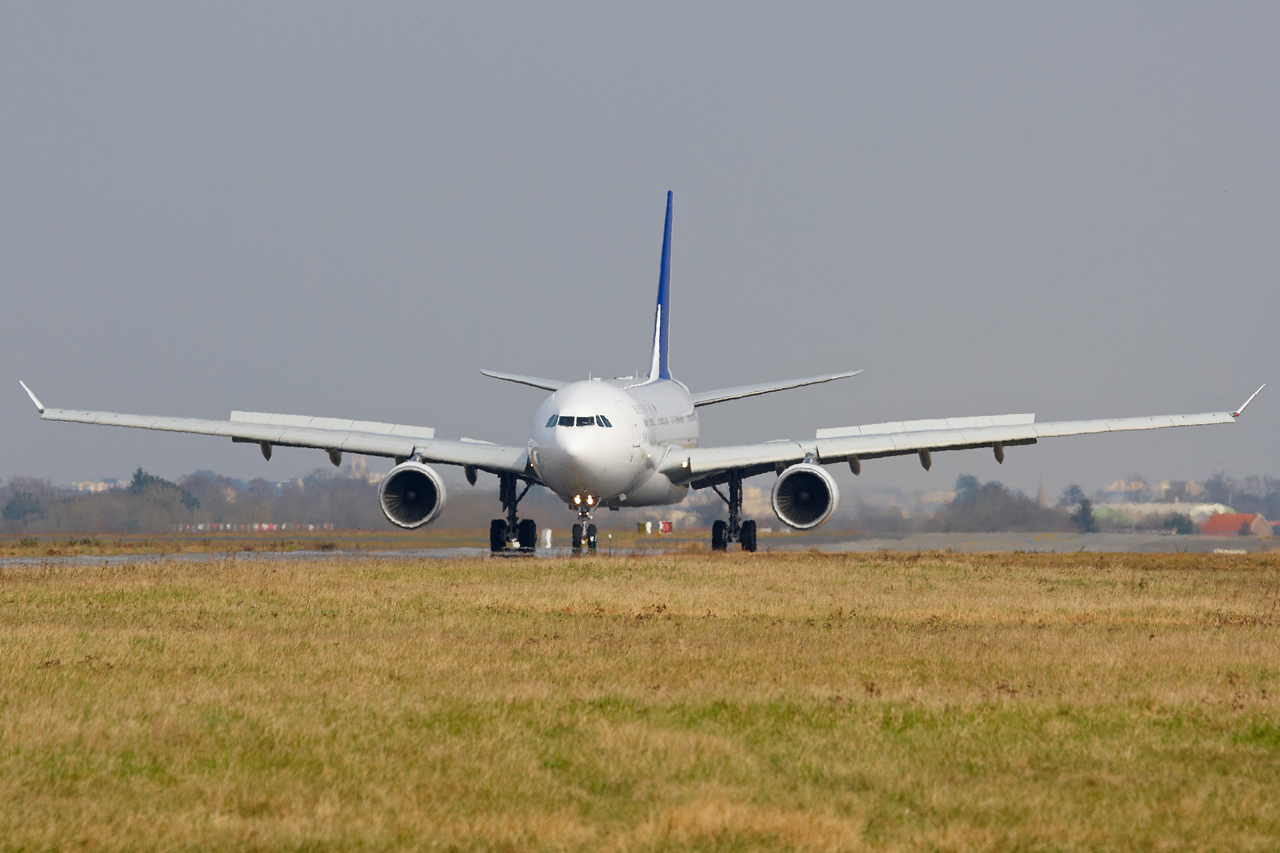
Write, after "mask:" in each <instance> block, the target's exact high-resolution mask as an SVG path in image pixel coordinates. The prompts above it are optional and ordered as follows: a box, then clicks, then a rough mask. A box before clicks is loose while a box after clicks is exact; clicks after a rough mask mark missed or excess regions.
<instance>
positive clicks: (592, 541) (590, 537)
mask: <svg viewBox="0 0 1280 853" xmlns="http://www.w3.org/2000/svg"><path fill="white" fill-rule="evenodd" d="M595 549H596V526H595V525H594V524H588V525H587V550H589V551H594V550H595Z"/></svg>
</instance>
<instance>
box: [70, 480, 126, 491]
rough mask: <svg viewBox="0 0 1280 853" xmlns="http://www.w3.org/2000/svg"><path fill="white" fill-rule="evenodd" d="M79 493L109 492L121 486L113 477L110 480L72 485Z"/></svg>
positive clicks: (83, 481)
mask: <svg viewBox="0 0 1280 853" xmlns="http://www.w3.org/2000/svg"><path fill="white" fill-rule="evenodd" d="M71 485H73V486H75V488H76V491H78V492H93V493H96V492H109V491H111V490H112V489H114V488H116V487H117V486H118V485H120V481H119V480H117V479H115V478H114V477H112V478H111V479H109V480H82V481H81V482H79V483H72V484H71Z"/></svg>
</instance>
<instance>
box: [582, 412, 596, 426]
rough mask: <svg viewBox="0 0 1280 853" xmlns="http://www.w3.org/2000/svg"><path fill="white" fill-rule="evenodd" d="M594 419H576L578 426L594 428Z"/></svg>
mask: <svg viewBox="0 0 1280 853" xmlns="http://www.w3.org/2000/svg"><path fill="white" fill-rule="evenodd" d="M595 425H596V419H595V418H594V417H592V416H591V415H580V416H579V417H578V426H595Z"/></svg>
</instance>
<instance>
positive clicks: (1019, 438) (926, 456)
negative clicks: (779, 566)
mask: <svg viewBox="0 0 1280 853" xmlns="http://www.w3.org/2000/svg"><path fill="white" fill-rule="evenodd" d="M1264 387H1265V386H1264ZM1261 390H1262V388H1259V389H1258V391H1261ZM1258 391H1255V392H1254V393H1253V396H1251V397H1249V399H1248V400H1246V401H1245V404H1244V406H1241V407H1240V408H1239V409H1237V410H1236V411H1234V412H1209V413H1205V414H1199V415H1157V416H1154V417H1144V418H1111V419H1102V420H1087V421H1057V422H1050V423H1041V424H1037V423H1035V416H1034V415H994V416H988V417H976V418H944V419H938V420H926V421H900V422H896V423H886V424H868V425H865V426H858V427H838V428H835V429H823V430H818V433H817V435H816V437H815V438H814V439H812V440H809V441H770V442H764V443H762V444H748V445H739V446H735V447H709V448H702V447H698V448H691V449H683V448H673V449H672V450H671V451H670V452H669V453H668V454H667V456H666V458H664V460H663V462H662V466H661V470H662V472H663V473H665V474H666V475H667V476H668V477H670V478H671V479H672V480H673V481H675V482H677V483H687V484H689V485H692V486H693V487H694V488H703V487H705V486H708V485H713V484H715V483H720V482H723V481H724V480H725V479H727V472H729V471H738V472H740V473H741V474H742V475H743V476H752V475H754V474H761V473H764V472H765V471H769V470H772V469H775V468H777V467H778V466H786V465H792V464H795V463H797V462H803V461H804V460H805V459H806V458H811V459H812V461H813V462H816V463H819V464H830V463H833V462H849V463H850V465H851V466H852V467H854V469H855V471H856V470H858V467H859V466H860V465H861V462H862V460H865V459H877V458H880V457H883V456H902V455H906V454H911V453H917V454H919V455H920V461H921V463H922V464H923V465H924V466H925V467H926V468H928V467H929V465H930V464H931V463H930V454H931V453H933V452H934V451H940V450H968V449H973V448H979V447H990V448H992V449H993V450H994V451H995V454H996V458H997V459H998V460H1000V461H1003V459H1004V448H1005V447H1010V446H1015V445H1021V444H1035V443H1036V442H1037V441H1038V440H1040V439H1041V438H1056V437H1058V436H1066V435H1088V434H1092V433H1100V432H1125V431H1129V430H1147V429H1165V428H1168V427H1178V426H1203V425H1208V424H1229V423H1234V422H1235V420H1236V418H1238V417H1239V416H1240V413H1241V412H1243V411H1244V409H1245V406H1248V405H1249V403H1250V402H1251V401H1252V400H1253V397H1256V396H1257V394H1258Z"/></svg>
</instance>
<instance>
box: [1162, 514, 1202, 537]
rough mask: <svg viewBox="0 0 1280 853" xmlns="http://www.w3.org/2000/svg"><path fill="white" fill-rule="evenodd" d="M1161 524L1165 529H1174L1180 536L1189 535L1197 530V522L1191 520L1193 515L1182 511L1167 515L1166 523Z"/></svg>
mask: <svg viewBox="0 0 1280 853" xmlns="http://www.w3.org/2000/svg"><path fill="white" fill-rule="evenodd" d="M1161 526H1162V527H1163V528H1164V529H1165V530H1172V531H1173V532H1174V533H1176V534H1177V535H1179V536H1188V535H1190V534H1192V533H1195V532H1196V523H1195V522H1194V521H1192V520H1191V516H1189V515H1186V514H1184V513H1180V512H1175V513H1172V514H1170V515H1167V516H1165V519H1164V523H1163V524H1162V525H1161Z"/></svg>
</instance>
